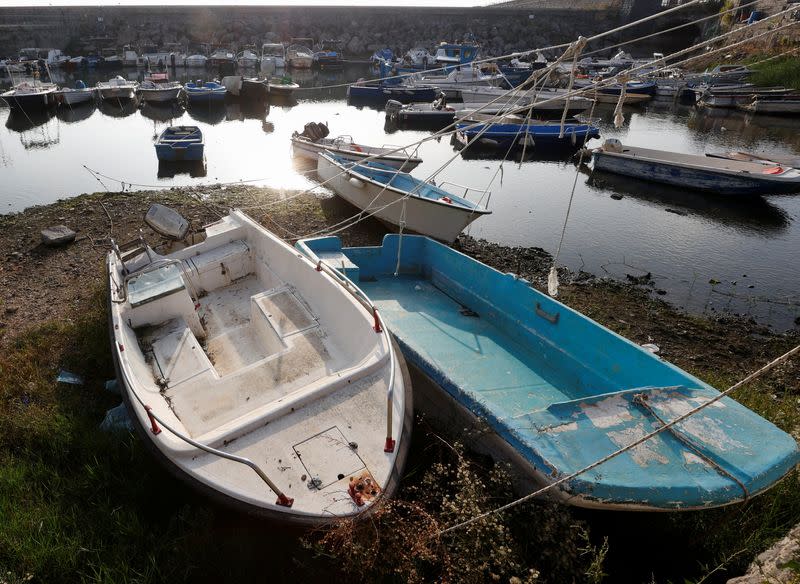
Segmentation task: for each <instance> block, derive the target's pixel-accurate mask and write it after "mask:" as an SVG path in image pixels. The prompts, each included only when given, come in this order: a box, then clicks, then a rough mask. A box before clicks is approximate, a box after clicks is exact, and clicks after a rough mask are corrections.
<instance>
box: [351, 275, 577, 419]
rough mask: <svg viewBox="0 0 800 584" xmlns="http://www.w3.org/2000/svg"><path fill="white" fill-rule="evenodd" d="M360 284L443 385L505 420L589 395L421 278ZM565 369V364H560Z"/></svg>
mask: <svg viewBox="0 0 800 584" xmlns="http://www.w3.org/2000/svg"><path fill="white" fill-rule="evenodd" d="M359 286H360V287H361V288H362V289H363V290H364V292H365V293H366V294H367V295H368V296H369V297H370V299H371V300H372V301H373V302H374V303H375V304H376V306H377V307H378V309H379V310H380V312H381V314H382V315H383V316H384V318H385V319H386V321H387V323H388V325H389V327H390V328H391V329H392V332H393V333H394V334H395V335H396V336H397V337H398V338H399V339H400V341H401V343H403V344H404V345H406V346H410V348H411V350H413V351H415V352H419V353H420V354H421V356H422V357H423V358H424V359H425V360H426V361H429V362H431V363H433V364H434V366H435V368H436V369H438V370H439V371H446V372H448V375H449V378H448V380H447V381H448V382H449V383H447V384H446V385H449V386H450V387H458V388H459V389H461V390H462V391H464V392H465V393H466V394H468V396H467V397H468V398H469V399H470V400H472V401H475V402H477V403H479V404H481V405H482V406H483V407H484V408H486V409H487V410H488V411H491V412H493V414H494V415H495V416H497V417H498V418H500V419H504V418H505V419H510V418H513V417H515V416H519V415H522V414H525V413H530V412H533V411H538V410H542V409H545V408H547V407H548V406H549V405H550V404H553V403H558V402H565V401H569V400H573V399H577V398H580V397H584V396H585V395H586V394H585V393H582V391H581V385H580V383H579V382H578V381H577V372H574V371H573V374H574V375H575V378H571V374H570V372H569V371H567V372H565V371H564V368H563V367H561V366H558V365H556V364H554V363H551V361H550V360H549V358H550V359H551V358H552V357H553V356H552V355H547V354H544V353H536V352H534V351H532V350H530V349H529V348H526V347H524V346H523V345H521V344H520V343H519V342H517V341H515V340H513V339H512V338H511V337H509V336H508V335H507V334H506V333H504V332H503V331H502V330H501V329H500V328H498V327H496V326H495V325H493V324H492V322H491V318H490V317H488V315H480V314H478V315H475V313H473V312H471V311H469V310H468V309H466V308H465V307H464V306H463V305H461V304H460V303H458V302H456V301H455V300H454V299H453V298H451V297H450V296H448V295H447V294H446V293H445V292H443V291H442V290H440V289H439V288H437V287H436V286H434V284H433V283H431V281H430V280H427V279H425V278H423V277H421V276H404V275H400V276H397V277H395V276H393V275H386V276H378V277H377V278H376V279H375V280H374V281H363V280H362V281H360V282H359ZM562 365H563V364H562Z"/></svg>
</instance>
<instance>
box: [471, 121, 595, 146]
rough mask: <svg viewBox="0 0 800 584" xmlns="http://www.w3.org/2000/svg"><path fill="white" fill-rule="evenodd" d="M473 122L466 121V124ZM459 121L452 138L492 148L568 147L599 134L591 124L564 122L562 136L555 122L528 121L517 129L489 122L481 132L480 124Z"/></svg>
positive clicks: (581, 143) (582, 143)
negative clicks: (463, 128)
mask: <svg viewBox="0 0 800 584" xmlns="http://www.w3.org/2000/svg"><path fill="white" fill-rule="evenodd" d="M470 125H473V124H468V125H467V126H470ZM462 127H465V125H464V124H459V130H458V132H456V139H457V140H458V141H459V142H460V143H461V144H462V145H464V146H466V145H469V144H473V143H474V144H476V145H479V146H485V147H493V148H512V147H520V148H522V147H523V146H526V147H527V148H529V149H530V150H531V151H532V152H535V151H536V150H541V149H543V148H546V149H550V150H551V149H553V148H561V149H571V148H580V147H581V146H583V145H584V144H586V141H587V140H591V139H592V138H599V137H600V131H599V130H598V129H597V128H595V127H592V126H585V125H580V126H576V125H574V124H566V125H565V126H564V136H563V137H561V138H560V137H559V134H560V126H559V125H557V124H547V125H540V126H537V125H530V126H528V129H527V130H526V129H524V128H523V129H521V130H519V129H518V128H516V127H514V126H507V125H504V124H493V125H492V126H491V127H490V128H489V129H488V130H486V131H485V132H483V134H481V130H482V129H483V126H475V127H473V128H469V129H466V130H462V129H460V128H462Z"/></svg>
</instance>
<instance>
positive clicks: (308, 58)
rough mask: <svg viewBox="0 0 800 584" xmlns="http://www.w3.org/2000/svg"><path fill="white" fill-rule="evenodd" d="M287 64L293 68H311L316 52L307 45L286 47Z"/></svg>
mask: <svg viewBox="0 0 800 584" xmlns="http://www.w3.org/2000/svg"><path fill="white" fill-rule="evenodd" d="M286 64H287V65H288V66H289V67H291V68H292V69H311V66H312V65H313V64H314V53H313V51H312V50H311V49H309V48H307V47H304V46H300V45H293V46H291V47H289V48H288V49H286Z"/></svg>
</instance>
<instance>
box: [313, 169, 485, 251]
mask: <svg viewBox="0 0 800 584" xmlns="http://www.w3.org/2000/svg"><path fill="white" fill-rule="evenodd" d="M342 170H343V167H341V166H339V165H336V164H334V163H332V162H331V161H330V160H329V159H328V158H326V157H325V156H320V157H318V159H317V174H318V175H319V177H320V179H322V180H323V181H325V182H326V185H327V186H329V187H330V188H331V189H333V190H334V191H335V192H336V194H338V195H339V196H340V197H341V198H343V199H344V200H345V201H347V202H348V203H350V204H351V205H353V206H355V207H358V208H359V209H361V210H363V211H366V212H368V213H374V216H375V217H376V218H377V219H380V220H381V221H384V222H386V223H389V224H391V225H394V226H399V225H400V222H401V221H403V220H405V229H410V230H412V231H415V232H416V233H420V234H423V235H429V236H430V237H433V238H436V239H439V240H441V241H446V242H448V243H450V242H453V241H455V239H456V237H458V234H459V233H461V232H462V231H463V230H464V229H465V228H466V227H467V225H469V224H470V223H472V222H473V221H474V220H476V219H477V218H479V217H480V216H481V214H482V213H479V212H475V211H472V210H470V209H464V208H461V207H455V206H452V205H449V204H447V203H439V202H436V201H433V200H428V199H423V198H421V197H407V198H405V200H403V199H404V197H405V196H406V193H403V192H399V191H397V190H394V189H392V188H390V187H385V186H383V185H377V184H373V183H369V182H365V181H362V180H359V179H358V178H354V177H351V176H350V175H348V173H347V172H342Z"/></svg>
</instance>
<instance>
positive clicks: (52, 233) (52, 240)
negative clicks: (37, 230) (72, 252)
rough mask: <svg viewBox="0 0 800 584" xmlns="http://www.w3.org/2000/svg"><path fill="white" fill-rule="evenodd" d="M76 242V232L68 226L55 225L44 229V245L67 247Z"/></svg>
mask: <svg viewBox="0 0 800 584" xmlns="http://www.w3.org/2000/svg"><path fill="white" fill-rule="evenodd" d="M74 240H75V232H74V231H73V230H72V229H70V228H69V227H67V226H66V225H54V226H53V227H48V228H47V229H42V243H43V244H45V245H49V246H51V247H56V246H59V245H66V244H68V243H71V242H73V241H74Z"/></svg>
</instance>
